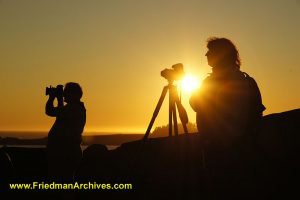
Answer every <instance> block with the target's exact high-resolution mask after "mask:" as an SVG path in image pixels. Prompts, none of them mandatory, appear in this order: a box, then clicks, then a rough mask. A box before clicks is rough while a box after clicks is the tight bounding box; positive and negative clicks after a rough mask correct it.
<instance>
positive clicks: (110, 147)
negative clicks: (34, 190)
mask: <svg viewBox="0 0 300 200" xmlns="http://www.w3.org/2000/svg"><path fill="white" fill-rule="evenodd" d="M3 146H4V145H0V148H1V147H3ZM6 146H7V147H22V148H46V145H6ZM88 146H89V145H81V149H82V151H83V150H85V149H86V148H87V147H88ZM106 147H107V149H108V150H113V149H116V148H118V147H119V145H106Z"/></svg>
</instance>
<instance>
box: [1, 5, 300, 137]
mask: <svg viewBox="0 0 300 200" xmlns="http://www.w3.org/2000/svg"><path fill="white" fill-rule="evenodd" d="M0 26H1V37H0V67H1V73H0V86H1V92H2V95H1V98H0V110H1V114H0V130H27V131H31V130H45V131H47V130H49V129H50V127H51V125H52V123H53V122H54V119H53V118H49V117H47V116H46V115H45V114H44V106H45V103H46V100H47V97H46V96H45V87H46V86H49V85H50V84H51V85H57V84H61V83H63V84H64V83H66V82H68V81H74V82H78V83H80V84H81V85H82V88H83V90H84V97H83V101H84V102H85V105H86V108H87V124H86V128H85V130H86V131H110V132H145V131H146V129H147V126H148V123H149V122H150V119H151V117H152V113H153V111H154V108H155V106H156V103H157V101H158V98H159V96H160V94H161V90H162V88H163V86H164V85H165V84H166V83H167V82H166V81H165V80H164V79H163V78H162V77H160V71H161V70H162V69H164V68H167V67H171V65H172V64H175V63H178V62H181V63H183V64H184V66H185V70H186V72H187V73H189V74H194V75H196V76H198V77H199V79H200V80H202V79H203V78H205V76H206V75H207V73H209V72H210V67H209V66H208V65H207V62H206V57H205V53H206V39H207V38H208V37H210V36H219V37H227V38H229V39H231V40H232V41H233V42H234V43H235V44H236V45H237V47H238V48H239V50H240V56H241V59H242V66H241V70H242V71H245V72H247V73H249V74H250V75H251V76H253V77H254V78H255V79H256V81H257V83H258V84H259V86H260V88H261V93H262V96H263V103H264V104H265V106H266V107H267V110H266V112H265V114H269V113H273V112H281V111H286V110H290V109H295V108H299V107H300V92H299V91H300V90H299V85H300V84H299V79H298V77H299V74H300V59H299V56H300V50H299V46H300V38H299V35H300V3H299V1H297V0H289V1H258V0H255V1H233V0H229V1H226V3H225V1H222V0H219V1H218V0H213V1H205V0H203V1H201V0H198V1H196V0H186V1H180V0H174V1H167V0H157V1H155V0H151V1H150V0H148V1H147V0H146V1H139V0H120V1H79V0H70V1H65V0H61V1H38V0H35V1H33V0H26V1H16V0H9V1H8V0H3V1H0ZM188 98H189V94H187V93H185V94H184V95H183V104H184V106H185V108H186V109H187V111H188V114H189V117H190V121H191V122H195V113H194V112H193V111H192V110H191V108H190V106H189V104H188ZM167 107H168V106H167V101H166V102H165V103H164V105H163V107H162V110H161V113H160V114H159V116H158V118H157V120H156V123H155V125H154V127H155V126H159V125H164V124H167V123H168V116H167V115H168V113H167Z"/></svg>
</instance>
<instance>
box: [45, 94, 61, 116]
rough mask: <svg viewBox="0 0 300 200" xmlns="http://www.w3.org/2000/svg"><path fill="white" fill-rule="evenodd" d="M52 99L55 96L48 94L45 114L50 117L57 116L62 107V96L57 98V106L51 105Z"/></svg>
mask: <svg viewBox="0 0 300 200" xmlns="http://www.w3.org/2000/svg"><path fill="white" fill-rule="evenodd" d="M54 99H55V96H53V95H49V99H48V101H47V103H46V115H48V116H50V117H57V116H58V114H59V110H60V108H62V107H63V98H62V97H58V98H57V101H58V106H57V107H54V106H53V102H54Z"/></svg>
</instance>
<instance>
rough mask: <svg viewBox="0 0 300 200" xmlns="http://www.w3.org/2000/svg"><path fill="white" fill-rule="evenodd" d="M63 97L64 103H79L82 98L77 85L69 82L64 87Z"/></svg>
mask: <svg viewBox="0 0 300 200" xmlns="http://www.w3.org/2000/svg"><path fill="white" fill-rule="evenodd" d="M63 95H64V101H65V102H66V103H72V102H79V101H80V99H81V97H82V89H81V87H80V85H79V84H78V83H73V82H69V83H67V84H66V85H65V88H64V94H63Z"/></svg>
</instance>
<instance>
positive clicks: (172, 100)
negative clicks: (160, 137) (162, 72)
mask: <svg viewBox="0 0 300 200" xmlns="http://www.w3.org/2000/svg"><path fill="white" fill-rule="evenodd" d="M168 90H169V138H170V139H171V138H172V132H173V130H172V129H173V125H172V120H174V135H175V137H178V125H177V115H176V106H177V109H178V112H179V117H180V120H181V123H182V126H183V129H184V133H185V134H188V129H187V126H186V124H187V123H188V116H187V113H186V110H185V109H184V107H183V106H182V104H181V102H180V100H179V98H178V92H177V88H176V86H175V85H173V84H172V81H169V84H168V85H167V86H165V87H164V88H163V91H162V93H161V96H160V98H159V101H158V103H157V105H156V108H155V110H154V113H153V116H152V118H151V121H150V124H149V126H148V129H147V131H146V134H145V136H144V141H145V140H147V138H148V136H149V134H150V131H151V128H152V126H153V124H154V121H155V119H156V117H157V115H158V113H159V110H160V108H161V105H162V103H163V101H164V99H165V96H166V94H167V92H168Z"/></svg>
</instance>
